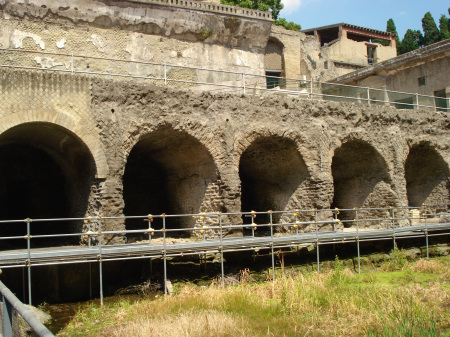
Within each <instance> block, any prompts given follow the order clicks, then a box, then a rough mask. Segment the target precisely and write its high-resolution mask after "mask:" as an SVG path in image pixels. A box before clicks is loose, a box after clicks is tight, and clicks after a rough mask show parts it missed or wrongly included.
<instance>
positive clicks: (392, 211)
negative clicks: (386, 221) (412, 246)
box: [390, 206, 395, 249]
mask: <svg viewBox="0 0 450 337" xmlns="http://www.w3.org/2000/svg"><path fill="white" fill-rule="evenodd" d="M390 207H391V219H392V240H393V244H394V249H395V219H394V207H392V206H390Z"/></svg>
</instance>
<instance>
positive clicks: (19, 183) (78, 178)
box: [0, 122, 96, 245]
mask: <svg viewBox="0 0 450 337" xmlns="http://www.w3.org/2000/svg"><path fill="white" fill-rule="evenodd" d="M95 172H96V167H95V161H94V158H93V156H92V153H91V152H90V150H89V148H88V147H87V146H86V144H84V143H83V142H82V141H81V140H80V139H79V138H78V137H77V135H75V134H73V133H72V132H71V131H70V130H67V129H66V128H63V127H61V126H59V125H56V124H52V123H42V122H28V123H22V124H19V125H16V126H14V127H11V128H9V129H8V130H6V131H4V132H3V133H2V134H0V199H1V203H2V205H3V207H2V208H1V210H0V218H1V219H4V220H11V219H24V218H34V219H47V218H75V217H84V216H85V215H86V211H87V207H88V202H89V198H90V195H91V186H92V185H93V184H94V183H95ZM4 228H5V230H4V232H3V233H5V234H6V235H21V234H22V235H23V234H24V233H25V228H24V226H14V227H13V228H9V229H8V228H7V227H6V226H4ZM81 229H82V221H72V222H67V221H61V222H48V223H47V222H45V223H36V224H34V225H33V226H32V234H34V235H36V234H68V233H73V232H80V231H81ZM72 239H73V240H69V239H67V240H65V239H48V241H46V242H44V243H43V241H39V240H38V241H37V242H36V241H35V242H34V244H37V245H40V244H61V243H65V242H69V241H70V242H71V243H74V242H78V241H79V239H80V238H72Z"/></svg>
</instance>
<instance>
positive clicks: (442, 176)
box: [405, 142, 450, 207]
mask: <svg viewBox="0 0 450 337" xmlns="http://www.w3.org/2000/svg"><path fill="white" fill-rule="evenodd" d="M405 180H406V193H407V197H408V205H409V206H412V207H421V206H422V204H423V203H427V204H433V203H448V202H449V201H450V194H449V184H450V183H449V165H448V164H447V162H446V161H445V160H444V159H443V158H442V156H441V155H440V154H439V152H438V151H437V150H436V148H435V147H434V146H433V145H432V144H430V143H428V142H420V143H418V144H415V145H413V146H412V147H411V148H410V150H409V154H408V157H407V158H406V161H405Z"/></svg>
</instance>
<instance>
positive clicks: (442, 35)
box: [439, 14, 450, 41]
mask: <svg viewBox="0 0 450 337" xmlns="http://www.w3.org/2000/svg"><path fill="white" fill-rule="evenodd" d="M448 38H450V32H449V31H448V19H447V17H446V16H445V15H444V14H442V15H441V18H440V19H439V40H441V41H442V40H445V39H448Z"/></svg>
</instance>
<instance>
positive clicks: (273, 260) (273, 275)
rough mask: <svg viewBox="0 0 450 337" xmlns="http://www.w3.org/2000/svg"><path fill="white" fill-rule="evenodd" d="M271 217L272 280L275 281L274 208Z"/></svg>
mask: <svg viewBox="0 0 450 337" xmlns="http://www.w3.org/2000/svg"><path fill="white" fill-rule="evenodd" d="M269 219H270V239H271V241H270V248H271V253H272V281H275V257H274V252H273V217H272V210H269Z"/></svg>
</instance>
